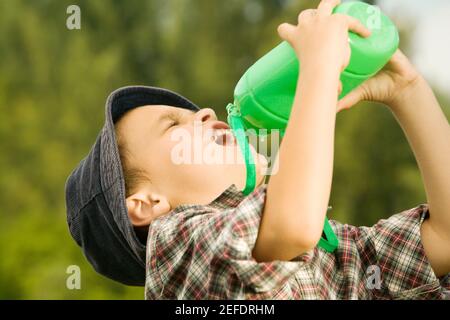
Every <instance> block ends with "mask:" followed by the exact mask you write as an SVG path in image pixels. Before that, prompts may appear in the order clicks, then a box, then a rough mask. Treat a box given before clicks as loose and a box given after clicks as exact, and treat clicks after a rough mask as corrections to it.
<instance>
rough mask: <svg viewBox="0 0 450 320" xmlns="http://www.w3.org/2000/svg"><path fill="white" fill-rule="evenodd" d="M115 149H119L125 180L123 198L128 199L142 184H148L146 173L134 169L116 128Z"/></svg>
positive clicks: (122, 139)
mask: <svg viewBox="0 0 450 320" xmlns="http://www.w3.org/2000/svg"><path fill="white" fill-rule="evenodd" d="M116 137H117V147H118V149H119V156H120V162H121V163H122V171H123V177H124V180H125V197H126V198H127V197H129V196H130V195H132V194H133V193H134V192H136V189H137V187H138V186H139V185H140V184H142V183H143V182H148V181H150V179H149V178H148V176H147V174H146V172H145V171H144V170H142V169H140V168H137V167H135V166H134V165H133V164H132V163H131V161H130V151H129V150H128V148H127V146H126V143H125V139H124V138H123V137H122V135H121V134H120V133H119V130H117V128H116Z"/></svg>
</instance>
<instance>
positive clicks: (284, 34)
mask: <svg viewBox="0 0 450 320" xmlns="http://www.w3.org/2000/svg"><path fill="white" fill-rule="evenodd" d="M294 30H295V26H293V25H292V24H289V23H283V24H280V25H279V26H278V34H279V35H280V37H281V38H282V39H283V40H286V41H288V42H291V34H292V32H293V31H294Z"/></svg>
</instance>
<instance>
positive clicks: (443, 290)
mask: <svg viewBox="0 0 450 320" xmlns="http://www.w3.org/2000/svg"><path fill="white" fill-rule="evenodd" d="M266 188H267V185H264V186H261V187H259V188H258V189H257V190H256V191H255V192H253V193H252V194H251V195H249V196H248V197H244V196H243V194H242V193H241V192H240V191H239V190H238V189H237V188H236V187H235V186H234V185H233V186H231V187H230V188H228V189H227V190H226V191H225V192H224V193H222V194H221V195H220V196H219V197H218V198H217V199H215V200H214V201H213V202H212V203H210V204H209V205H207V206H200V205H182V206H179V207H177V208H175V209H174V210H173V211H172V212H170V213H169V214H167V215H165V216H163V217H160V218H158V219H156V220H155V221H153V222H152V224H151V226H150V229H149V236H148V244H147V271H146V272H147V274H146V298H147V299H277V300H280V299H283V300H284V299H444V298H445V297H446V296H447V298H448V290H450V276H449V275H447V277H444V278H441V279H438V278H436V276H435V275H434V273H433V270H432V269H431V266H430V264H429V262H428V261H427V258H426V256H425V253H424V249H423V246H422V244H421V240H420V225H421V224H422V222H423V221H424V220H425V219H426V218H427V214H428V208H427V206H426V205H421V206H419V207H417V208H414V209H411V210H407V211H405V212H403V213H400V214H398V215H395V216H393V217H392V218H390V219H388V220H382V221H380V222H379V223H378V224H376V225H375V226H373V227H371V228H367V227H361V228H357V227H353V226H349V225H342V224H340V223H337V222H335V221H331V225H332V228H333V229H334V231H335V232H336V234H337V236H338V238H339V240H340V244H339V248H338V249H337V250H336V251H335V252H334V253H333V254H330V253H327V252H325V251H324V250H322V249H320V248H316V249H314V250H311V251H310V252H307V253H306V254H304V255H301V256H298V257H297V258H295V259H293V260H291V261H272V262H268V263H258V262H256V261H255V260H254V259H253V258H252V254H251V252H252V248H253V246H254V244H255V241H256V237H257V234H258V229H259V223H260V220H261V214H262V209H263V207H264V202H265V195H266ZM378 279H379V280H381V281H378V282H377V280H378Z"/></svg>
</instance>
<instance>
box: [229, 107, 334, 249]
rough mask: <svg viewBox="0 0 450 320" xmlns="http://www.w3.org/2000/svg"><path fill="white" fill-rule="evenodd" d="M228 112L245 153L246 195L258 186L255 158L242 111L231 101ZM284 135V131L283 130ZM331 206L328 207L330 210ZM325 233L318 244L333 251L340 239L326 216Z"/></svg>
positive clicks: (232, 126)
mask: <svg viewBox="0 0 450 320" xmlns="http://www.w3.org/2000/svg"><path fill="white" fill-rule="evenodd" d="M227 113H228V124H229V125H230V126H231V130H232V131H233V134H234V136H235V137H236V140H237V143H238V145H239V147H240V149H241V152H242V154H243V155H244V160H245V167H246V172H247V173H246V182H245V188H244V190H242V193H243V194H244V195H246V196H247V195H249V194H250V193H252V192H253V191H254V190H255V187H256V167H255V162H254V159H253V155H252V154H251V152H250V147H249V142H248V139H247V137H246V135H245V128H244V124H243V122H242V118H241V113H240V112H239V110H238V108H237V107H236V106H235V105H234V104H232V103H230V104H229V105H228V106H227ZM283 135H284V132H283ZM330 209H331V207H329V208H328V210H330ZM323 234H324V236H322V237H321V238H320V241H319V244H318V246H319V247H321V248H322V249H324V250H325V251H327V252H330V253H333V252H334V251H335V250H336V249H337V247H338V245H339V240H338V238H337V236H336V234H335V233H334V231H333V229H332V228H331V225H330V222H329V221H328V218H327V217H325V224H324V228H323Z"/></svg>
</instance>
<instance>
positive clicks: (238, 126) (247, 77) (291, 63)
mask: <svg viewBox="0 0 450 320" xmlns="http://www.w3.org/2000/svg"><path fill="white" fill-rule="evenodd" d="M334 13H340V14H346V15H349V16H352V17H355V18H357V19H358V20H360V21H361V22H362V23H363V24H364V25H365V26H366V27H367V28H368V29H370V30H371V32H372V34H371V35H370V37H368V38H363V37H360V36H359V35H357V34H355V33H353V32H349V44H350V48H351V58H350V63H349V65H348V66H347V68H346V69H345V70H344V71H343V72H342V74H341V82H342V87H343V88H342V93H341V95H340V97H339V98H340V99H341V98H342V97H344V96H345V95H347V94H348V93H349V92H350V91H352V90H353V89H355V88H356V87H358V86H359V85H360V84H361V83H363V82H364V81H365V80H367V79H369V78H371V77H373V76H374V75H375V74H377V73H378V72H379V71H380V70H381V69H382V68H383V67H384V66H385V65H386V63H387V62H388V61H389V60H390V58H391V57H392V55H393V54H394V53H395V51H396V50H397V48H398V45H399V34H398V30H397V28H396V26H395V25H394V23H393V22H392V21H391V20H390V19H389V17H387V16H386V15H385V14H383V13H382V12H381V11H380V9H379V8H378V7H375V6H371V5H368V4H366V3H364V2H356V1H352V2H346V3H343V4H341V5H339V6H337V7H336V8H335V10H334ZM299 72H301V62H299V61H298V58H297V54H296V53H295V51H294V49H293V48H292V47H291V46H290V44H289V43H287V42H282V43H281V44H280V45H278V46H277V47H276V48H274V49H273V50H272V51H270V52H269V53H267V54H266V55H265V56H264V57H262V58H261V59H260V60H258V61H257V62H256V63H255V64H254V65H253V66H251V67H250V68H249V69H248V70H247V72H245V74H244V75H243V76H242V78H241V79H240V80H239V82H238V84H237V86H236V88H235V91H234V103H233V104H229V105H228V107H227V111H228V122H229V123H230V126H231V127H232V129H233V132H234V133H235V135H236V138H237V140H238V143H239V145H240V147H241V150H242V152H243V154H244V159H245V161H246V164H247V184H246V187H245V189H244V190H243V192H244V193H245V194H249V193H250V192H252V191H253V190H254V187H255V177H256V174H255V166H254V164H253V159H252V158H251V157H252V156H251V153H250V152H249V146H248V140H247V138H246V135H245V131H246V130H248V129H255V130H256V132H258V129H266V130H267V132H269V133H270V130H279V131H281V134H282V135H283V134H284V130H285V129H286V126H287V123H288V120H289V116H290V113H291V109H292V105H293V102H294V97H295V93H296V88H297V81H298V77H299ZM337 245H338V242H337V238H336V236H335V234H334V232H333V230H332V229H331V226H330V225H329V222H328V220H327V219H326V220H325V227H324V236H323V237H322V239H321V241H320V243H319V246H320V247H322V248H324V249H325V250H327V251H329V252H333V251H334V250H335V249H336V248H337Z"/></svg>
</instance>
